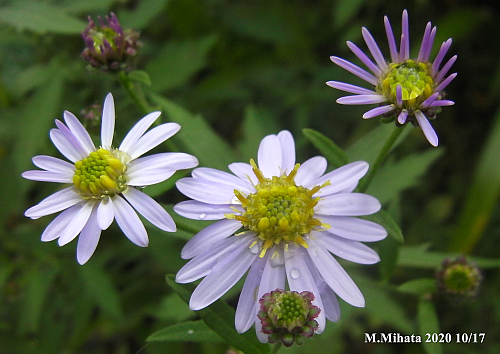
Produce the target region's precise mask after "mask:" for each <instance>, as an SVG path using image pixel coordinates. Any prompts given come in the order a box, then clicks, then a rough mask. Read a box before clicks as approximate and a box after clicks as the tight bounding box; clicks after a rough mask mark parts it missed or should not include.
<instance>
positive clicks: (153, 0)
mask: <svg viewBox="0 0 500 354" xmlns="http://www.w3.org/2000/svg"><path fill="white" fill-rule="evenodd" d="M169 2H170V0H141V1H138V2H137V3H136V6H134V8H133V9H132V10H130V11H125V10H123V11H119V12H118V13H117V14H116V16H117V17H118V19H119V20H120V24H121V25H122V27H123V28H133V29H135V30H140V29H143V28H144V27H146V25H147V24H148V23H149V21H151V19H152V18H153V17H155V16H158V14H160V13H162V10H163V9H164V8H166V7H167V6H168V4H169Z"/></svg>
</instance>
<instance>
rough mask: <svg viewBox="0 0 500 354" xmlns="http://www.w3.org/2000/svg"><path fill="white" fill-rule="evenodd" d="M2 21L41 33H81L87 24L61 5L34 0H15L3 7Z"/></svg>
mask: <svg viewBox="0 0 500 354" xmlns="http://www.w3.org/2000/svg"><path fill="white" fill-rule="evenodd" d="M0 22H5V23H7V24H9V25H11V26H14V27H16V28H17V29H18V30H25V29H28V30H31V31H34V32H36V33H39V34H45V33H47V32H52V33H57V34H80V32H81V31H83V30H84V29H85V27H86V26H87V23H86V22H83V21H80V20H78V19H76V18H74V17H72V16H70V15H68V14H67V13H66V11H65V10H64V9H62V8H61V7H58V6H52V5H49V4H47V3H42V2H34V1H23V2H15V3H13V4H12V5H10V6H5V7H2V10H1V11H0Z"/></svg>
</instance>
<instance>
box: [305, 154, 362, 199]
mask: <svg viewBox="0 0 500 354" xmlns="http://www.w3.org/2000/svg"><path fill="white" fill-rule="evenodd" d="M367 171H368V163H367V162H365V161H356V162H351V163H350V164H347V165H345V166H342V167H339V168H337V169H335V170H333V171H331V172H329V173H327V174H326V175H324V176H322V177H321V178H318V179H317V180H316V181H315V182H314V184H315V185H317V186H319V185H322V184H323V183H324V182H326V181H330V185H328V186H326V187H323V188H321V189H320V190H319V192H317V193H316V194H315V195H316V196H327V195H330V194H333V193H338V192H340V191H341V190H343V189H345V188H347V187H348V186H351V185H352V184H353V183H356V182H358V181H359V179H360V178H361V177H363V176H364V175H365V174H366V172H367Z"/></svg>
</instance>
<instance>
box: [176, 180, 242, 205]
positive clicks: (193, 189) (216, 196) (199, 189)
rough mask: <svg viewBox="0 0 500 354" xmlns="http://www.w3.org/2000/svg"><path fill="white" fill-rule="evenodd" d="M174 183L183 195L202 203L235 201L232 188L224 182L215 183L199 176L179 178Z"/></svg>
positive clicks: (229, 202) (228, 202)
mask: <svg viewBox="0 0 500 354" xmlns="http://www.w3.org/2000/svg"><path fill="white" fill-rule="evenodd" d="M175 185H176V186H177V189H179V191H180V192H181V193H183V194H184V195H185V196H187V197H189V198H192V199H196V200H197V201H200V202H203V203H213V204H231V203H236V200H235V195H234V188H231V186H230V185H227V184H225V183H217V182H213V181H208V180H205V179H200V178H191V177H186V178H181V179H179V180H178V181H177V182H176V183H175Z"/></svg>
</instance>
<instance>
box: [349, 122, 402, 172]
mask: <svg viewBox="0 0 500 354" xmlns="http://www.w3.org/2000/svg"><path fill="white" fill-rule="evenodd" d="M393 130H394V125H393V124H380V125H379V126H378V127H377V128H375V129H373V130H372V131H371V132H369V133H368V134H366V135H365V136H363V137H362V138H361V139H359V140H357V141H356V142H355V143H354V144H353V145H352V146H350V147H349V148H348V149H347V150H346V151H345V152H346V154H347V157H348V159H349V161H350V162H352V161H366V162H368V163H369V164H370V166H371V165H373V163H374V162H375V159H376V158H377V155H378V153H379V152H380V150H381V149H382V146H384V144H385V142H386V140H387V138H388V137H389V135H391V132H392V131H393ZM410 131H411V129H405V130H404V131H403V132H402V133H401V135H400V136H399V138H398V140H396V143H395V144H394V145H393V147H392V149H394V148H395V147H396V146H397V145H398V144H400V143H401V141H403V140H404V138H405V136H406V135H407V134H409V133H410Z"/></svg>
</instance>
